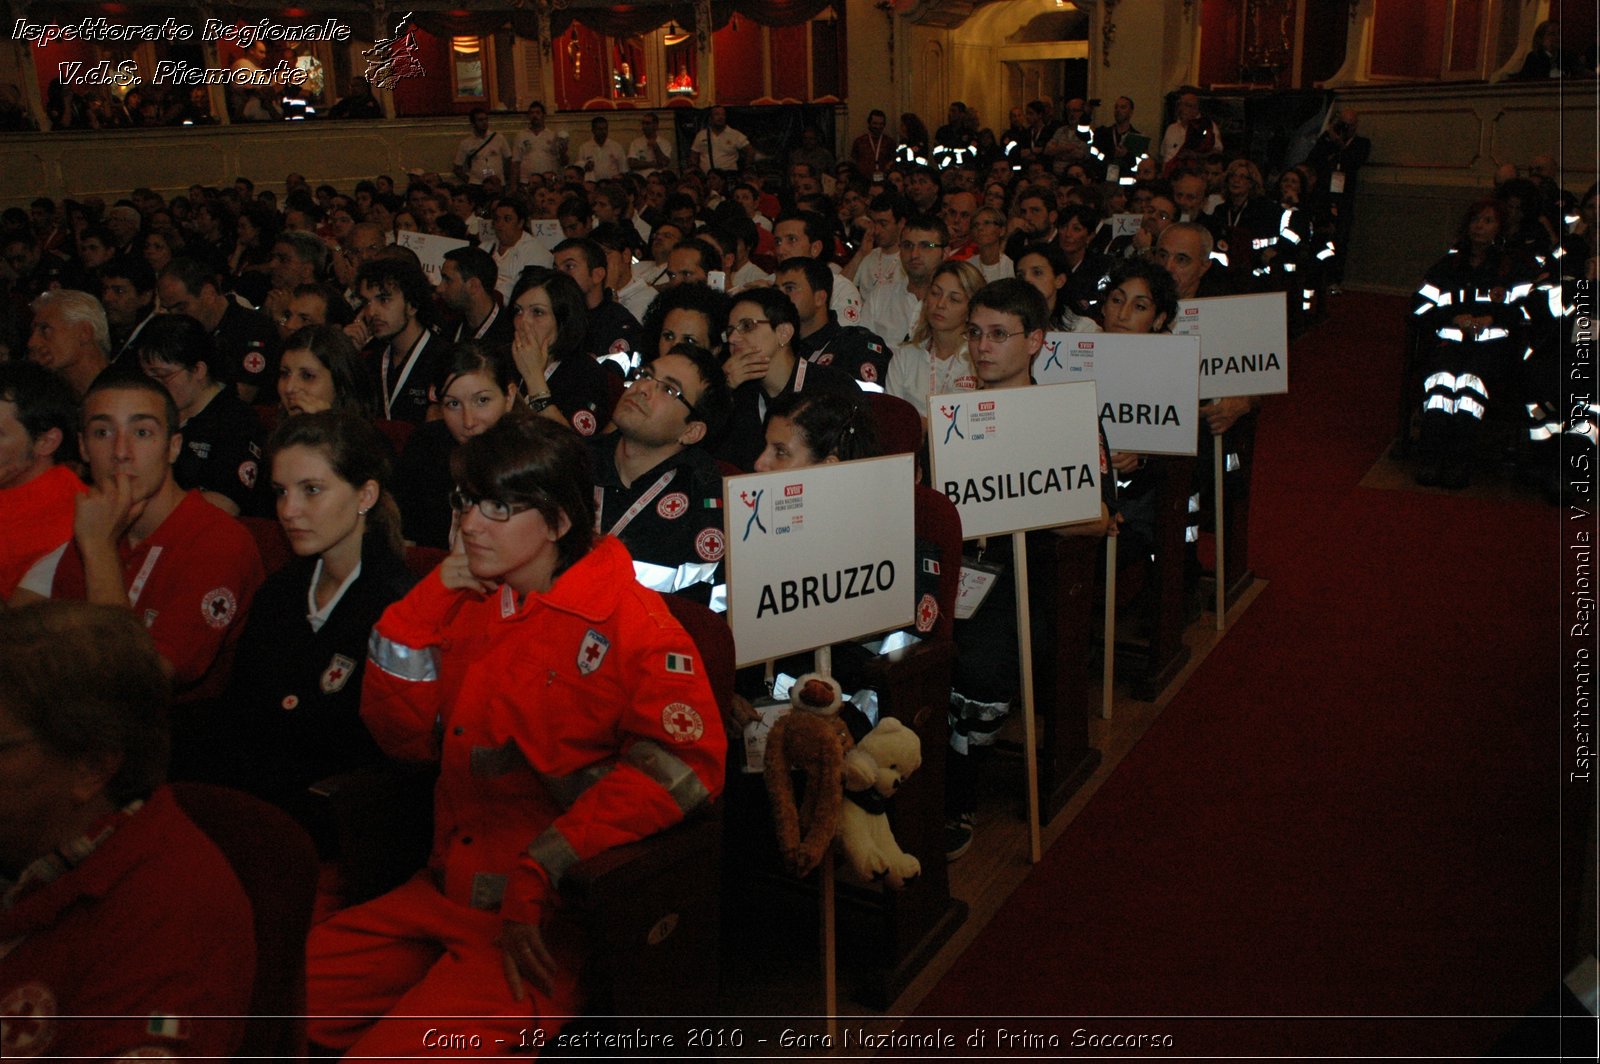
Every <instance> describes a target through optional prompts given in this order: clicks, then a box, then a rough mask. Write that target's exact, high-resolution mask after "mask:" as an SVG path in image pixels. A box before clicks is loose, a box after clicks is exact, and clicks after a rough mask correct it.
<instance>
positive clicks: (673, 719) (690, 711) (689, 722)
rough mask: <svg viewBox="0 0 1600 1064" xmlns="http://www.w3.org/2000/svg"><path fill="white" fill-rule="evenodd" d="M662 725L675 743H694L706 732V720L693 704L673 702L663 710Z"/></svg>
mask: <svg viewBox="0 0 1600 1064" xmlns="http://www.w3.org/2000/svg"><path fill="white" fill-rule="evenodd" d="M661 727H662V728H663V729H664V730H665V731H666V733H667V737H668V738H670V739H671V740H672V741H673V742H675V743H692V742H694V741H696V740H697V739H699V738H700V736H702V735H704V734H705V731H706V722H705V721H703V720H701V719H700V714H699V713H696V712H695V709H694V707H693V706H691V705H688V704H687V703H684V702H673V703H672V704H670V705H668V706H666V707H665V708H664V709H662V710H661Z"/></svg>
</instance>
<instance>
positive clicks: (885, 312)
mask: <svg viewBox="0 0 1600 1064" xmlns="http://www.w3.org/2000/svg"><path fill="white" fill-rule="evenodd" d="M949 242H950V232H949V230H947V229H946V228H945V224H944V222H943V221H942V220H940V219H939V218H936V217H935V216H933V215H931V214H922V215H917V216H915V217H912V218H909V219H907V220H906V223H905V225H903V226H902V227H901V229H900V268H901V270H902V271H903V272H904V273H905V281H904V283H901V284H885V285H879V286H878V287H877V288H874V289H873V290H872V298H870V299H869V300H867V309H866V313H864V314H863V315H862V325H864V326H866V327H867V328H868V329H871V330H872V331H873V332H875V333H877V334H878V335H879V336H881V337H883V338H884V339H885V340H887V341H889V343H891V344H903V343H905V342H906V337H908V336H909V335H910V334H911V329H912V328H913V327H914V326H915V325H916V323H917V315H918V314H919V313H920V312H921V310H922V300H923V299H924V298H925V297H926V296H927V294H928V286H929V285H930V284H932V283H933V274H934V271H935V270H937V269H938V268H939V265H940V264H941V263H943V262H944V250H945V248H946V247H947V246H948V245H949Z"/></svg>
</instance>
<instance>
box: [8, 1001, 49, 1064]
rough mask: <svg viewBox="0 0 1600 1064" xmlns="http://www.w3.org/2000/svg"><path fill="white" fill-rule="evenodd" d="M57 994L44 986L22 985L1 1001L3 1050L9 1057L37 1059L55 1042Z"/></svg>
mask: <svg viewBox="0 0 1600 1064" xmlns="http://www.w3.org/2000/svg"><path fill="white" fill-rule="evenodd" d="M58 1013H59V1009H58V1008H57V1005H56V995H55V992H54V991H52V990H51V989H50V988H49V987H47V986H45V985H44V984H43V983H23V984H22V985H21V986H19V987H17V988H16V989H15V990H13V991H11V992H10V993H9V994H7V995H6V996H5V998H4V999H0V1018H3V1020H0V1049H3V1050H4V1051H5V1055H6V1056H7V1057H8V1058H16V1057H37V1056H40V1055H41V1054H43V1053H44V1051H45V1050H46V1049H48V1048H50V1043H51V1042H53V1041H55V1037H56V1028H57V1026H58V1024H59V1021H58V1020H57V1019H56V1016H57V1015H58Z"/></svg>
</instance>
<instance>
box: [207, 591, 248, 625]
mask: <svg viewBox="0 0 1600 1064" xmlns="http://www.w3.org/2000/svg"><path fill="white" fill-rule="evenodd" d="M238 609H239V600H238V599H236V598H234V597H233V592H232V591H230V590H228V589H227V588H225V587H214V588H212V589H211V590H210V591H207V592H206V593H205V597H204V598H202V599H201V600H200V615H201V616H202V617H204V618H205V619H206V624H207V625H209V626H210V627H212V628H226V627H228V622H230V621H232V620H233V615H234V614H235V613H236V612H237V611H238Z"/></svg>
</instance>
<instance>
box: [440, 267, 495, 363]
mask: <svg viewBox="0 0 1600 1064" xmlns="http://www.w3.org/2000/svg"><path fill="white" fill-rule="evenodd" d="M494 284H495V268H494V259H492V258H490V257H489V253H488V252H487V251H482V250H480V249H478V248H456V249H454V250H453V251H447V252H445V256H444V263H443V264H442V265H441V266H440V267H439V287H438V289H437V294H438V296H439V302H441V303H443V304H444V305H445V306H447V307H449V308H450V309H451V310H452V311H454V312H455V313H457V314H459V315H460V316H461V321H460V322H459V323H458V324H457V325H456V329H455V334H454V335H452V336H450V338H449V339H450V343H452V344H456V343H460V342H461V341H462V340H482V341H483V342H484V343H487V344H497V345H502V346H509V345H510V343H511V315H510V314H507V313H506V312H505V311H504V310H503V309H502V308H501V307H500V304H498V303H496V302H495V298H494Z"/></svg>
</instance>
